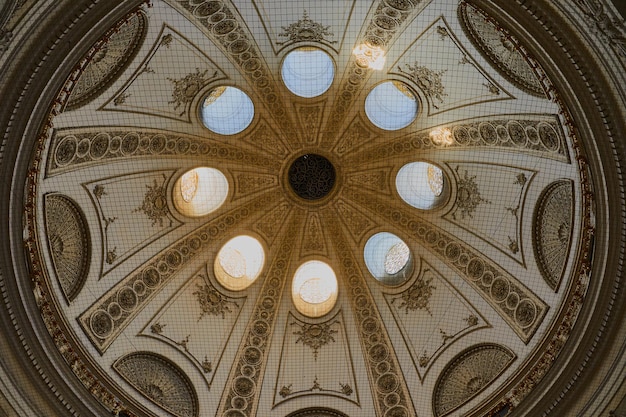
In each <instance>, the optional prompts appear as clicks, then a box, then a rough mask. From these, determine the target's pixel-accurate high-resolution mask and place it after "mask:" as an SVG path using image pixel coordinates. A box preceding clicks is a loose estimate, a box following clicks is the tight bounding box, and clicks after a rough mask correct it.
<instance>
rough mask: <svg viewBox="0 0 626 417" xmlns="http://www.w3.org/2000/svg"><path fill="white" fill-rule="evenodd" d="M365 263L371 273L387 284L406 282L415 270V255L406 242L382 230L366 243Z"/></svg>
mask: <svg viewBox="0 0 626 417" xmlns="http://www.w3.org/2000/svg"><path fill="white" fill-rule="evenodd" d="M364 257H365V265H366V266H367V269H368V270H369V271H370V274H372V276H373V277H374V278H376V279H377V280H378V281H380V282H382V283H384V284H387V285H399V284H402V283H403V282H405V281H406V280H407V279H408V278H409V277H410V275H411V272H412V271H413V268H412V266H413V256H412V255H411V250H410V249H409V247H408V246H407V244H406V243H404V241H403V240H402V239H400V238H399V237H398V236H396V235H394V234H392V233H388V232H381V233H377V234H375V235H374V236H372V237H370V238H369V239H368V241H367V243H366V244H365V250H364Z"/></svg>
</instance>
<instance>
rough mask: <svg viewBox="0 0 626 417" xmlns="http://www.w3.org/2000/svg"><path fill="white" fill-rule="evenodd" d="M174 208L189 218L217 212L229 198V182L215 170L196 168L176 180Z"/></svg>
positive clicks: (173, 197) (173, 198)
mask: <svg viewBox="0 0 626 417" xmlns="http://www.w3.org/2000/svg"><path fill="white" fill-rule="evenodd" d="M172 194H173V195H172V200H173V201H174V207H176V209H177V210H178V211H179V212H180V214H182V215H183V216H187V217H200V216H204V215H207V214H209V213H211V212H213V211H215V210H217V209H218V208H219V207H220V206H221V205H222V204H223V203H224V201H226V197H227V196H228V180H226V177H225V176H224V174H222V173H221V172H220V171H218V170H217V169H215V168H207V167H202V168H194V169H192V170H189V171H187V172H185V173H184V174H183V175H181V176H180V178H178V179H177V180H176V183H175V184H174V189H173V192H172Z"/></svg>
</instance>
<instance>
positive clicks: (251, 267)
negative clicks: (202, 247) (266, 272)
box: [213, 235, 265, 291]
mask: <svg viewBox="0 0 626 417" xmlns="http://www.w3.org/2000/svg"><path fill="white" fill-rule="evenodd" d="M264 262H265V251H264V250H263V246H262V245H261V243H260V242H259V241H258V240H257V239H255V238H253V237H250V236H245V235H242V236H237V237H234V238H232V239H231V240H229V241H228V242H226V244H225V245H224V246H222V249H220V251H219V253H218V254H217V257H216V258H215V265H214V267H213V270H214V271H215V277H216V278H217V280H218V281H219V283H220V284H222V286H224V288H227V289H229V290H231V291H241V290H244V289H246V288H248V287H249V286H250V285H252V283H253V282H254V281H255V280H256V279H257V277H258V276H259V273H260V272H261V269H262V268H263V263H264Z"/></svg>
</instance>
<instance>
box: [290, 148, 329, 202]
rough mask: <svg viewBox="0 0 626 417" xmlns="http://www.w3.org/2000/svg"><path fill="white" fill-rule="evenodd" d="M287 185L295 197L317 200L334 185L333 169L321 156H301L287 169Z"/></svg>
mask: <svg viewBox="0 0 626 417" xmlns="http://www.w3.org/2000/svg"><path fill="white" fill-rule="evenodd" d="M288 178H289V185H290V186H291V189H292V190H293V191H294V192H295V193H296V195H297V196H298V197H300V198H303V199H305V200H319V199H321V198H324V197H326V196H327V195H328V193H330V192H331V190H332V189H333V186H334V185H335V167H334V166H333V164H331V163H330V161H329V160H328V159H326V158H324V157H323V156H321V155H317V154H314V153H308V154H305V155H302V156H301V157H299V158H298V159H296V160H295V161H293V163H292V164H291V166H290V167H289V176H288Z"/></svg>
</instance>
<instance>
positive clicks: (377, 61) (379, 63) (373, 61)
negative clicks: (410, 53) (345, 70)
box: [352, 43, 385, 71]
mask: <svg viewBox="0 0 626 417" xmlns="http://www.w3.org/2000/svg"><path fill="white" fill-rule="evenodd" d="M352 54H353V55H354V56H355V57H356V62H357V64H358V65H359V66H360V67H367V68H370V69H373V70H378V71H380V70H382V69H383V67H384V66H385V51H383V50H382V48H380V47H379V46H372V45H370V44H368V43H362V44H360V45H357V47H356V48H354V50H353V51H352Z"/></svg>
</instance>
